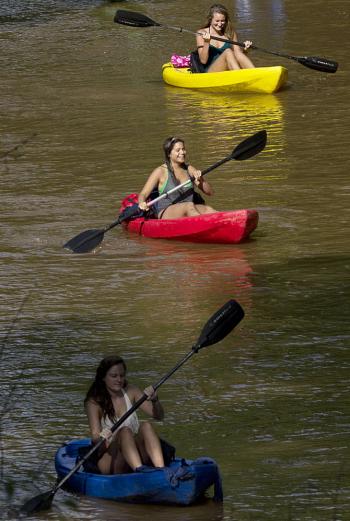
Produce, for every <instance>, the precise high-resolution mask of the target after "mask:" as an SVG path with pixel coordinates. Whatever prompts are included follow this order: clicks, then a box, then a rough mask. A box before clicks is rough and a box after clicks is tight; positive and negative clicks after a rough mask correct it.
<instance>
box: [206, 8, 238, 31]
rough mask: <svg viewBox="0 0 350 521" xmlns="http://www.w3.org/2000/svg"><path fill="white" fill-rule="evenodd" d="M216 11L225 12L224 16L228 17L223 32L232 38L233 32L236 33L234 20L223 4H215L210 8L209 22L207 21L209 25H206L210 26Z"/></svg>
mask: <svg viewBox="0 0 350 521" xmlns="http://www.w3.org/2000/svg"><path fill="white" fill-rule="evenodd" d="M215 13H219V14H223V15H224V17H225V19H226V23H225V25H224V29H223V33H224V34H225V35H226V36H228V37H229V38H231V39H232V38H233V33H234V30H233V25H232V22H231V19H230V15H229V12H228V10H227V9H226V7H225V6H224V5H222V4H213V5H212V6H211V7H210V8H209V12H208V15H207V22H206V24H207V25H206V26H205V27H210V25H211V22H212V19H213V17H214V14H215Z"/></svg>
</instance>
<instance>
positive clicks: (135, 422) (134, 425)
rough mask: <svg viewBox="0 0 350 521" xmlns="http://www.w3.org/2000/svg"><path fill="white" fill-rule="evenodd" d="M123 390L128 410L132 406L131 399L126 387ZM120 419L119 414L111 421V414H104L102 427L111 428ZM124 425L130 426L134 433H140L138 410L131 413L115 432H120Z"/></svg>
mask: <svg viewBox="0 0 350 521" xmlns="http://www.w3.org/2000/svg"><path fill="white" fill-rule="evenodd" d="M122 392H123V396H124V400H125V405H126V410H127V411H128V410H129V409H131V407H132V405H131V401H130V398H129V396H128V394H127V393H126V392H125V391H124V389H122ZM118 420H119V418H118V417H117V416H115V417H114V419H113V421H111V420H110V418H109V416H107V415H105V416H102V418H101V427H102V429H105V428H107V429H111V428H112V427H113V425H114V424H115V423H116V422H117V421H118ZM122 427H129V429H130V430H131V431H132V432H133V433H134V434H137V433H138V431H139V427H140V423H139V419H138V417H137V414H136V412H133V413H132V414H130V416H129V417H128V418H127V419H126V420H125V421H124V422H123V423H122V424H121V425H120V426H119V427H118V429H117V430H116V431H114V432H118V431H119V429H121V428H122Z"/></svg>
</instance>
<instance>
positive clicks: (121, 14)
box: [114, 9, 338, 72]
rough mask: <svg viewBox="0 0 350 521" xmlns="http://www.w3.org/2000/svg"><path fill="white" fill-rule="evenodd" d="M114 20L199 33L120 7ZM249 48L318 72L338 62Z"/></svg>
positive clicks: (331, 67) (334, 65) (135, 24)
mask: <svg viewBox="0 0 350 521" xmlns="http://www.w3.org/2000/svg"><path fill="white" fill-rule="evenodd" d="M114 21H115V22H116V23H118V24H123V25H130V26H132V27H164V28H166V29H173V30H175V31H179V32H180V33H190V34H200V33H199V32H195V31H190V30H189V29H184V28H183V27H173V26H171V25H165V24H160V23H158V22H155V21H154V20H152V19H151V18H149V17H148V16H146V15H144V14H141V13H136V12H133V11H124V10H122V9H118V11H117V12H116V13H115V17H114ZM211 38H212V39H213V40H218V41H220V42H229V43H231V44H232V45H238V46H239V47H243V48H244V47H245V45H244V43H241V42H235V41H233V40H226V39H225V38H220V37H219V36H211ZM249 49H255V50H256V51H261V52H265V53H267V54H274V55H275V56H281V57H282V58H287V59H288V60H294V61H297V62H298V63H301V64H302V65H305V67H309V69H314V70H315V71H320V72H336V71H337V69H338V63H337V62H336V61H333V60H327V59H326V58H319V57H318V56H290V55H289V54H284V53H281V52H276V51H268V50H267V49H262V48H261V47H257V46H256V45H252V46H251V47H249Z"/></svg>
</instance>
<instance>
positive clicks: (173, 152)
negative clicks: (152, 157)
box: [138, 137, 215, 219]
mask: <svg viewBox="0 0 350 521" xmlns="http://www.w3.org/2000/svg"><path fill="white" fill-rule="evenodd" d="M163 150H164V155H165V163H163V164H162V165H161V166H158V167H157V168H156V169H155V170H153V172H152V173H151V175H150V176H149V178H148V179H147V181H146V184H145V185H144V187H143V188H142V190H141V192H140V193H139V197H138V204H139V208H140V209H141V210H143V211H147V210H149V206H148V204H147V202H146V200H147V199H148V198H149V197H150V195H151V193H152V192H154V190H157V191H158V194H159V195H162V194H163V193H166V192H168V191H169V190H172V189H174V188H175V187H177V186H179V185H180V184H183V183H185V185H184V186H183V187H182V188H180V187H179V189H178V190H176V192H175V193H173V194H170V195H168V196H167V197H165V198H164V199H161V200H160V201H159V202H158V203H156V204H155V205H154V206H153V208H154V207H155V214H156V216H157V217H158V219H179V218H181V217H195V216H198V215H202V214H206V213H213V212H215V210H214V208H212V207H211V206H208V205H206V204H204V201H202V200H201V197H200V196H198V194H196V192H195V191H194V186H193V185H195V186H196V187H198V188H199V189H200V190H201V191H202V192H203V193H204V194H205V195H209V196H210V195H213V193H214V191H213V189H212V187H211V186H210V184H209V183H208V181H207V180H206V179H204V177H202V172H201V171H200V170H197V169H196V168H194V167H193V166H192V165H189V164H187V163H186V162H185V160H186V154H187V151H186V147H185V142H184V140H183V139H181V138H179V137H169V138H167V139H166V140H165V141H164V144H163ZM197 201H199V202H197Z"/></svg>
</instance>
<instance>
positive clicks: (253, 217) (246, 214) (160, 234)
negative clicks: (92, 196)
mask: <svg viewBox="0 0 350 521" xmlns="http://www.w3.org/2000/svg"><path fill="white" fill-rule="evenodd" d="M130 201H133V202H134V201H135V194H131V195H129V196H128V197H126V198H125V199H124V200H123V202H122V206H121V209H120V211H123V210H124V209H125V207H126V206H127V204H128V202H129V204H130ZM258 220H259V214H258V212H257V211H256V210H232V211H228V212H215V213H208V214H203V215H199V216H198V217H197V216H196V217H183V218H181V219H156V218H145V217H141V218H137V219H133V220H130V221H124V222H123V223H122V224H123V226H124V227H125V228H126V229H127V230H128V231H129V232H133V233H137V234H138V235H142V236H143V237H150V238H152V239H175V240H180V241H188V242H202V243H217V244H237V243H240V242H242V241H244V240H245V239H247V238H248V237H249V235H250V234H251V233H252V232H253V231H254V230H255V228H256V227H257V225H258Z"/></svg>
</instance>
